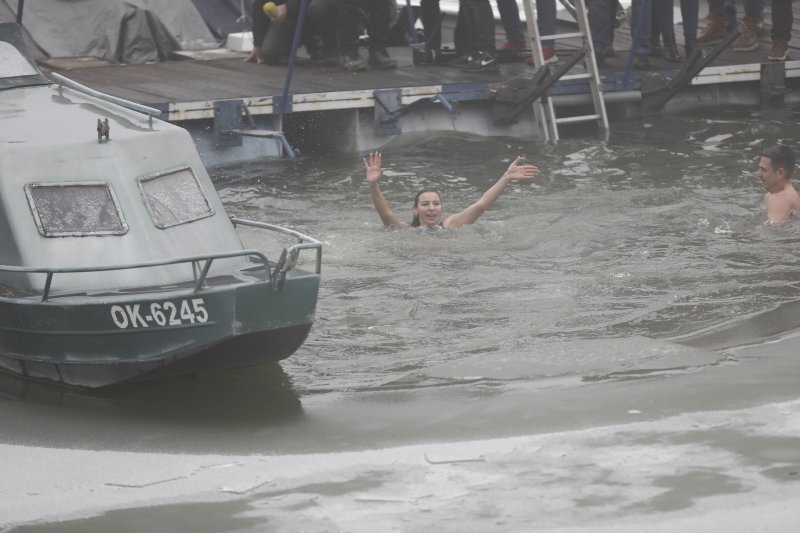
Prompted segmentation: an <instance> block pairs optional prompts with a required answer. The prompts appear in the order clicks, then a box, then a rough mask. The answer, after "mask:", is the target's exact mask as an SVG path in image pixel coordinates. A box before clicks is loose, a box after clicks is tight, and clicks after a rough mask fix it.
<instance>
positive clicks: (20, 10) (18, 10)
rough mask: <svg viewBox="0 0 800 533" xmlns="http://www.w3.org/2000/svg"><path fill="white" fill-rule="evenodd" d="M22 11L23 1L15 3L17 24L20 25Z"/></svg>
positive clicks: (23, 7)
mask: <svg viewBox="0 0 800 533" xmlns="http://www.w3.org/2000/svg"><path fill="white" fill-rule="evenodd" d="M23 9H25V0H19V2H18V3H17V24H22V11H23Z"/></svg>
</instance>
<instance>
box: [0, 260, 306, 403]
mask: <svg viewBox="0 0 800 533" xmlns="http://www.w3.org/2000/svg"><path fill="white" fill-rule="evenodd" d="M293 274H294V275H293V276H291V278H290V279H287V281H286V286H285V287H284V289H283V290H280V291H273V290H272V288H271V287H272V285H271V284H270V283H269V282H256V283H241V284H237V285H233V286H230V285H226V286H221V287H216V288H209V289H203V290H201V291H186V290H183V291H166V292H145V293H137V294H134V295H130V294H128V295H123V294H119V293H111V294H108V293H106V294H98V295H79V296H70V297H61V298H56V299H53V300H48V301H45V302H42V301H36V300H35V299H25V300H24V301H22V300H20V299H13V300H11V299H2V300H0V369H2V370H5V371H6V372H10V373H13V374H17V375H20V376H23V377H26V378H29V379H37V380H46V381H52V382H56V383H59V384H62V385H70V386H78V387H90V388H97V387H104V386H108V385H113V384H117V383H124V382H131V381H139V380H148V379H154V378H160V377H166V376H171V375H181V374H191V373H197V372H210V371H215V370H222V369H226V368H236V367H244V366H251V365H255V364H261V363H268V362H274V361H279V360H281V359H284V358H286V357H288V356H289V355H291V354H292V353H293V352H294V351H296V350H297V349H298V348H299V347H300V345H301V344H302V343H303V341H304V340H305V338H306V336H307V335H308V333H309V330H310V328H311V325H312V322H313V319H314V313H315V310H316V309H315V308H316V300H317V299H316V295H317V292H318V290H319V276H318V275H314V274H308V273H304V272H302V271H295V272H293Z"/></svg>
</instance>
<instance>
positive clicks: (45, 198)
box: [25, 182, 128, 237]
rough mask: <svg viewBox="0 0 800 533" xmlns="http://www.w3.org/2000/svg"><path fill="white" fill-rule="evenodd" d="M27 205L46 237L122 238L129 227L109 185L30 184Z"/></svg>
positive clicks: (27, 191) (26, 191) (98, 183)
mask: <svg viewBox="0 0 800 533" xmlns="http://www.w3.org/2000/svg"><path fill="white" fill-rule="evenodd" d="M25 193H26V194H27V196H28V204H29V205H30V207H31V211H32V212H33V218H34V219H35V220H36V225H37V226H38V227H39V233H41V234H42V235H44V236H45V237H70V236H88V235H123V234H125V233H127V231H128V225H127V224H126V223H125V220H124V218H123V217H122V211H120V208H119V203H118V202H117V198H116V196H115V194H114V191H113V189H112V188H111V185H110V184H108V183H100V182H89V183H29V184H28V185H26V186H25Z"/></svg>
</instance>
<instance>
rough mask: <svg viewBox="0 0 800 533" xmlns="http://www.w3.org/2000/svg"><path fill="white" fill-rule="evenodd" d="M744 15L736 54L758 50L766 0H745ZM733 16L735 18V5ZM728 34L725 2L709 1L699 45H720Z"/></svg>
mask: <svg viewBox="0 0 800 533" xmlns="http://www.w3.org/2000/svg"><path fill="white" fill-rule="evenodd" d="M790 9H791V6H790ZM744 13H745V16H744V18H743V19H742V26H743V30H742V34H741V35H740V36H739V38H738V39H736V42H735V43H733V51H734V52H749V51H751V50H755V49H756V48H758V34H759V32H760V31H761V24H762V21H763V20H764V0H744ZM733 14H734V17H735V16H736V5H735V4H734V5H733ZM728 32H729V30H728V27H727V25H726V23H725V0H708V17H707V18H706V27H705V28H704V29H703V32H702V33H701V34H700V35H699V36H698V37H697V44H698V45H700V46H711V45H715V44H718V43H719V42H720V41H722V40H723V39H724V38H725V37H727V36H728Z"/></svg>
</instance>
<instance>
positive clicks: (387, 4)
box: [367, 0, 397, 68]
mask: <svg viewBox="0 0 800 533" xmlns="http://www.w3.org/2000/svg"><path fill="white" fill-rule="evenodd" d="M396 9H397V4H396V2H395V0H370V1H369V9H368V11H367V16H368V17H369V20H368V22H367V33H368V34H369V63H370V65H372V66H374V67H378V68H395V67H396V66H397V61H395V60H394V59H392V58H391V57H389V53H388V52H387V51H386V40H387V37H388V36H389V27H390V26H391V24H392V16H393V15H394V11H395V10H396Z"/></svg>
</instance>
